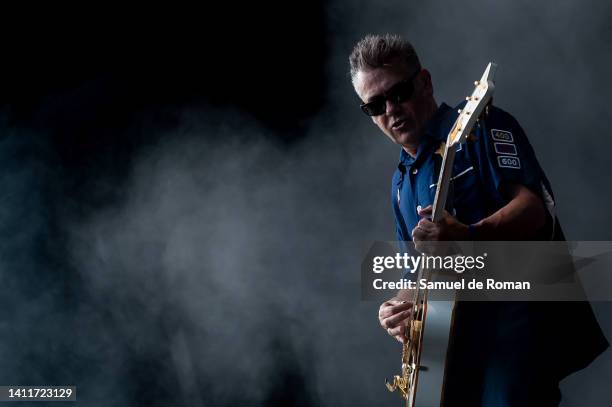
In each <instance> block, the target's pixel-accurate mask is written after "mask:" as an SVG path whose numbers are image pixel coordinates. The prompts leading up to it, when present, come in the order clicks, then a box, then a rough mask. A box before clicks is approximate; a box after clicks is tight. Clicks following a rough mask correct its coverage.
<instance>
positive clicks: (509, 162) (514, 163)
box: [497, 155, 521, 170]
mask: <svg viewBox="0 0 612 407" xmlns="http://www.w3.org/2000/svg"><path fill="white" fill-rule="evenodd" d="M497 163H498V164H499V166H500V167H503V168H514V169H515V170H519V169H520V168H521V160H519V158H518V157H509V156H506V155H498V156H497Z"/></svg>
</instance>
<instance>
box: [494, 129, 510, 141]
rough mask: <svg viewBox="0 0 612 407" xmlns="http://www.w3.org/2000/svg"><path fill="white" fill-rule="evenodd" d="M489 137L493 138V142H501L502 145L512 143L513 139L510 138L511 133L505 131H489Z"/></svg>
mask: <svg viewBox="0 0 612 407" xmlns="http://www.w3.org/2000/svg"><path fill="white" fill-rule="evenodd" d="M491 137H493V140H495V141H501V142H504V143H513V142H514V137H512V133H510V132H509V131H506V130H498V129H491Z"/></svg>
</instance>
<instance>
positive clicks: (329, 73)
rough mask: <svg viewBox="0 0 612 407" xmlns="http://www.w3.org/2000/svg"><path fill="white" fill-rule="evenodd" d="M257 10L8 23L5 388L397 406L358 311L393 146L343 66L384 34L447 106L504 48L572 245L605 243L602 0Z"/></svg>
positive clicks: (382, 226) (505, 95) (84, 395)
mask: <svg viewBox="0 0 612 407" xmlns="http://www.w3.org/2000/svg"><path fill="white" fill-rule="evenodd" d="M266 4H267V5H262V4H256V5H254V4H249V3H245V4H237V3H228V4H216V5H214V6H213V5H209V4H205V5H203V7H202V8H199V9H181V8H179V7H176V6H175V7H172V8H169V7H167V6H166V7H164V8H159V9H151V8H148V7H147V8H146V9H145V8H142V9H134V10H131V9H130V10H128V9H125V8H123V9H117V8H111V7H109V6H107V5H104V4H98V5H94V6H91V7H90V8H88V9H71V10H60V9H51V10H42V9H37V10H27V11H25V12H24V11H21V12H18V13H17V12H16V13H14V14H13V13H12V12H10V13H9V12H8V11H7V12H6V13H4V15H5V17H4V19H5V20H7V23H10V24H8V25H4V27H5V29H4V30H5V33H4V38H5V41H4V45H5V47H4V51H3V63H2V74H1V75H0V89H1V95H0V97H1V100H0V104H1V108H0V131H1V133H0V162H1V163H2V166H3V171H2V175H1V176H0V188H1V191H2V192H1V195H0V196H1V197H2V198H1V199H2V205H1V208H0V228H1V229H0V233H2V238H3V244H2V246H1V248H0V271H1V273H2V274H1V279H2V280H1V281H2V282H3V288H4V294H3V296H2V303H1V304H2V310H3V314H2V325H1V326H2V338H3V341H2V345H1V346H0V358H1V360H2V361H3V363H2V368H0V383H1V384H6V385H9V384H39V385H43V384H57V385H61V384H73V385H76V386H77V388H78V391H77V394H78V400H79V401H78V402H77V403H78V404H81V405H87V406H97V405H101V406H106V405H147V406H155V405H160V406H161V405H164V406H165V405H207V406H208V405H236V403H245V404H246V405H296V406H307V405H348V404H351V405H376V404H379V403H393V402H398V400H397V399H396V395H387V394H386V390H385V389H384V386H382V383H383V378H384V377H386V376H389V375H391V374H392V373H393V372H395V370H396V368H397V366H396V365H397V363H396V362H398V359H399V349H398V346H397V344H394V343H393V342H392V341H390V340H389V339H388V338H387V337H386V336H385V333H384V332H383V331H382V330H380V329H379V328H378V327H377V323H376V319H375V316H376V310H377V307H378V305H377V304H374V303H364V302H360V301H359V293H360V289H359V279H358V278H359V277H358V275H359V274H358V269H359V262H360V257H359V253H360V252H359V250H358V249H359V246H360V244H361V243H367V242H370V241H372V240H388V239H393V238H394V235H393V223H392V216H391V211H390V209H389V202H388V182H389V177H390V175H391V173H392V171H393V168H394V165H395V161H396V159H397V154H398V152H397V148H396V147H395V146H392V145H390V144H389V143H388V142H387V141H386V139H384V138H383V137H381V136H380V135H379V134H378V131H377V130H376V129H375V128H374V127H373V126H372V125H371V123H369V122H368V119H367V118H365V117H362V115H361V113H360V112H359V111H358V109H357V108H356V106H357V104H358V100H357V98H356V96H355V95H354V94H353V92H352V89H351V86H350V83H349V80H348V76H347V70H348V67H347V65H346V59H347V56H348V53H349V52H350V50H351V47H352V45H353V43H354V42H355V41H357V40H358V39H359V38H360V37H361V36H362V35H364V34H366V33H369V32H384V31H389V32H397V33H400V34H402V35H405V36H406V37H407V38H409V39H410V40H411V41H413V42H414V45H415V46H416V48H417V49H418V50H419V52H420V55H421V59H422V62H423V64H424V65H425V67H427V68H429V69H430V71H431V72H432V75H433V79H434V85H435V91H436V94H437V99H438V101H439V102H441V101H446V102H447V103H451V104H452V103H456V102H457V101H459V100H461V99H462V98H463V96H465V95H466V94H468V93H469V92H470V86H471V82H472V81H473V80H474V79H476V78H477V77H479V76H480V73H481V71H482V70H483V69H484V66H485V64H486V62H488V61H489V60H495V61H496V62H497V63H498V64H499V66H500V67H499V71H498V85H497V89H496V96H495V101H496V104H498V105H499V106H500V107H502V108H504V109H506V110H508V111H510V112H512V113H513V114H514V115H515V116H516V117H517V119H518V120H519V121H520V122H521V124H522V125H523V127H524V128H525V130H526V132H527V134H528V136H529V137H530V140H531V142H532V144H533V145H534V148H535V150H536V152H537V155H538V157H539V159H540V161H541V163H542V165H543V167H544V168H545V170H546V171H547V174H548V176H549V178H550V179H551V182H552V185H553V189H554V190H555V192H556V197H557V200H558V204H559V212H560V218H561V221H562V223H563V225H564V227H565V230H566V232H567V234H568V238H569V239H573V240H580V239H582V240H608V239H610V233H609V227H610V217H609V214H608V208H609V206H610V203H612V193H611V191H610V188H609V183H610V176H609V173H608V172H607V170H606V169H607V164H608V162H609V159H608V154H607V150H608V149H607V147H606V146H607V142H608V140H609V131H608V125H607V122H606V119H607V115H608V113H609V112H608V111H609V109H608V107H607V106H608V104H607V103H608V100H609V97H610V92H611V88H610V79H609V78H608V72H610V70H611V68H612V57H610V55H611V54H610V52H609V51H610V49H609V48H610V46H609V44H610V41H611V40H612V30H610V26H609V24H607V21H608V19H609V16H610V15H611V14H610V11H611V10H610V6H608V5H607V3H606V2H603V1H600V2H595V1H589V2H586V3H585V2H580V3H579V2H578V1H562V2H557V3H556V4H555V5H554V7H552V6H551V5H537V6H536V5H533V4H531V3H530V2H527V1H524V2H522V1H518V2H516V1H514V2H511V1H507V2H495V4H494V3H493V2H478V1H470V2H467V3H465V2H463V3H462V4H456V5H452V4H444V3H443V2H428V3H427V4H418V5H417V4H412V3H411V2H400V1H389V2H386V3H385V4H384V5H382V4H375V3H372V2H341V1H332V2H325V3H324V2H318V1H308V2H291V3H279V4H274V3H266ZM595 307H596V311H597V312H598V317H599V318H600V322H601V324H602V327H603V328H604V331H606V333H607V334H608V335H610V332H611V331H610V329H611V328H612V323H611V319H610V315H612V312H610V306H609V305H608V304H605V303H599V304H595ZM611 373H612V359H611V356H610V354H606V355H604V356H602V357H601V358H600V359H598V361H596V362H595V363H594V364H593V365H592V366H591V367H589V368H588V369H586V370H585V371H583V372H580V373H579V374H577V375H574V376H572V377H570V378H569V379H567V380H566V382H564V388H563V390H564V394H565V401H564V403H565V404H564V405H566V406H570V405H577V402H578V401H580V403H581V404H580V405H582V406H586V405H601V402H602V400H604V399H606V400H607V399H609V397H610V390H609V389H606V388H605V386H604V383H605V377H609V375H610V374H611ZM577 389H581V391H577ZM583 392H584V393H583ZM37 405H39V404H37Z"/></svg>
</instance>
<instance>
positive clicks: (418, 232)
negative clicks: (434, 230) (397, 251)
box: [412, 226, 427, 241]
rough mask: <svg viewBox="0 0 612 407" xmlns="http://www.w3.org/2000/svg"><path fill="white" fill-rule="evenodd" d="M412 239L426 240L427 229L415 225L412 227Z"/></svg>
mask: <svg viewBox="0 0 612 407" xmlns="http://www.w3.org/2000/svg"><path fill="white" fill-rule="evenodd" d="M412 240H414V241H420V240H427V231H426V230H425V229H423V228H421V227H420V226H417V227H415V228H414V229H412Z"/></svg>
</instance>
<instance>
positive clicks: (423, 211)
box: [418, 205, 433, 216]
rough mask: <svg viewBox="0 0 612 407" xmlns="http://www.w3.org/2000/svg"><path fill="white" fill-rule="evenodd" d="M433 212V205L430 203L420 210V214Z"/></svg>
mask: <svg viewBox="0 0 612 407" xmlns="http://www.w3.org/2000/svg"><path fill="white" fill-rule="evenodd" d="M432 213H433V206H431V205H429V206H427V207H425V208H423V209H421V210H419V211H418V214H419V216H431V214H432Z"/></svg>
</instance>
